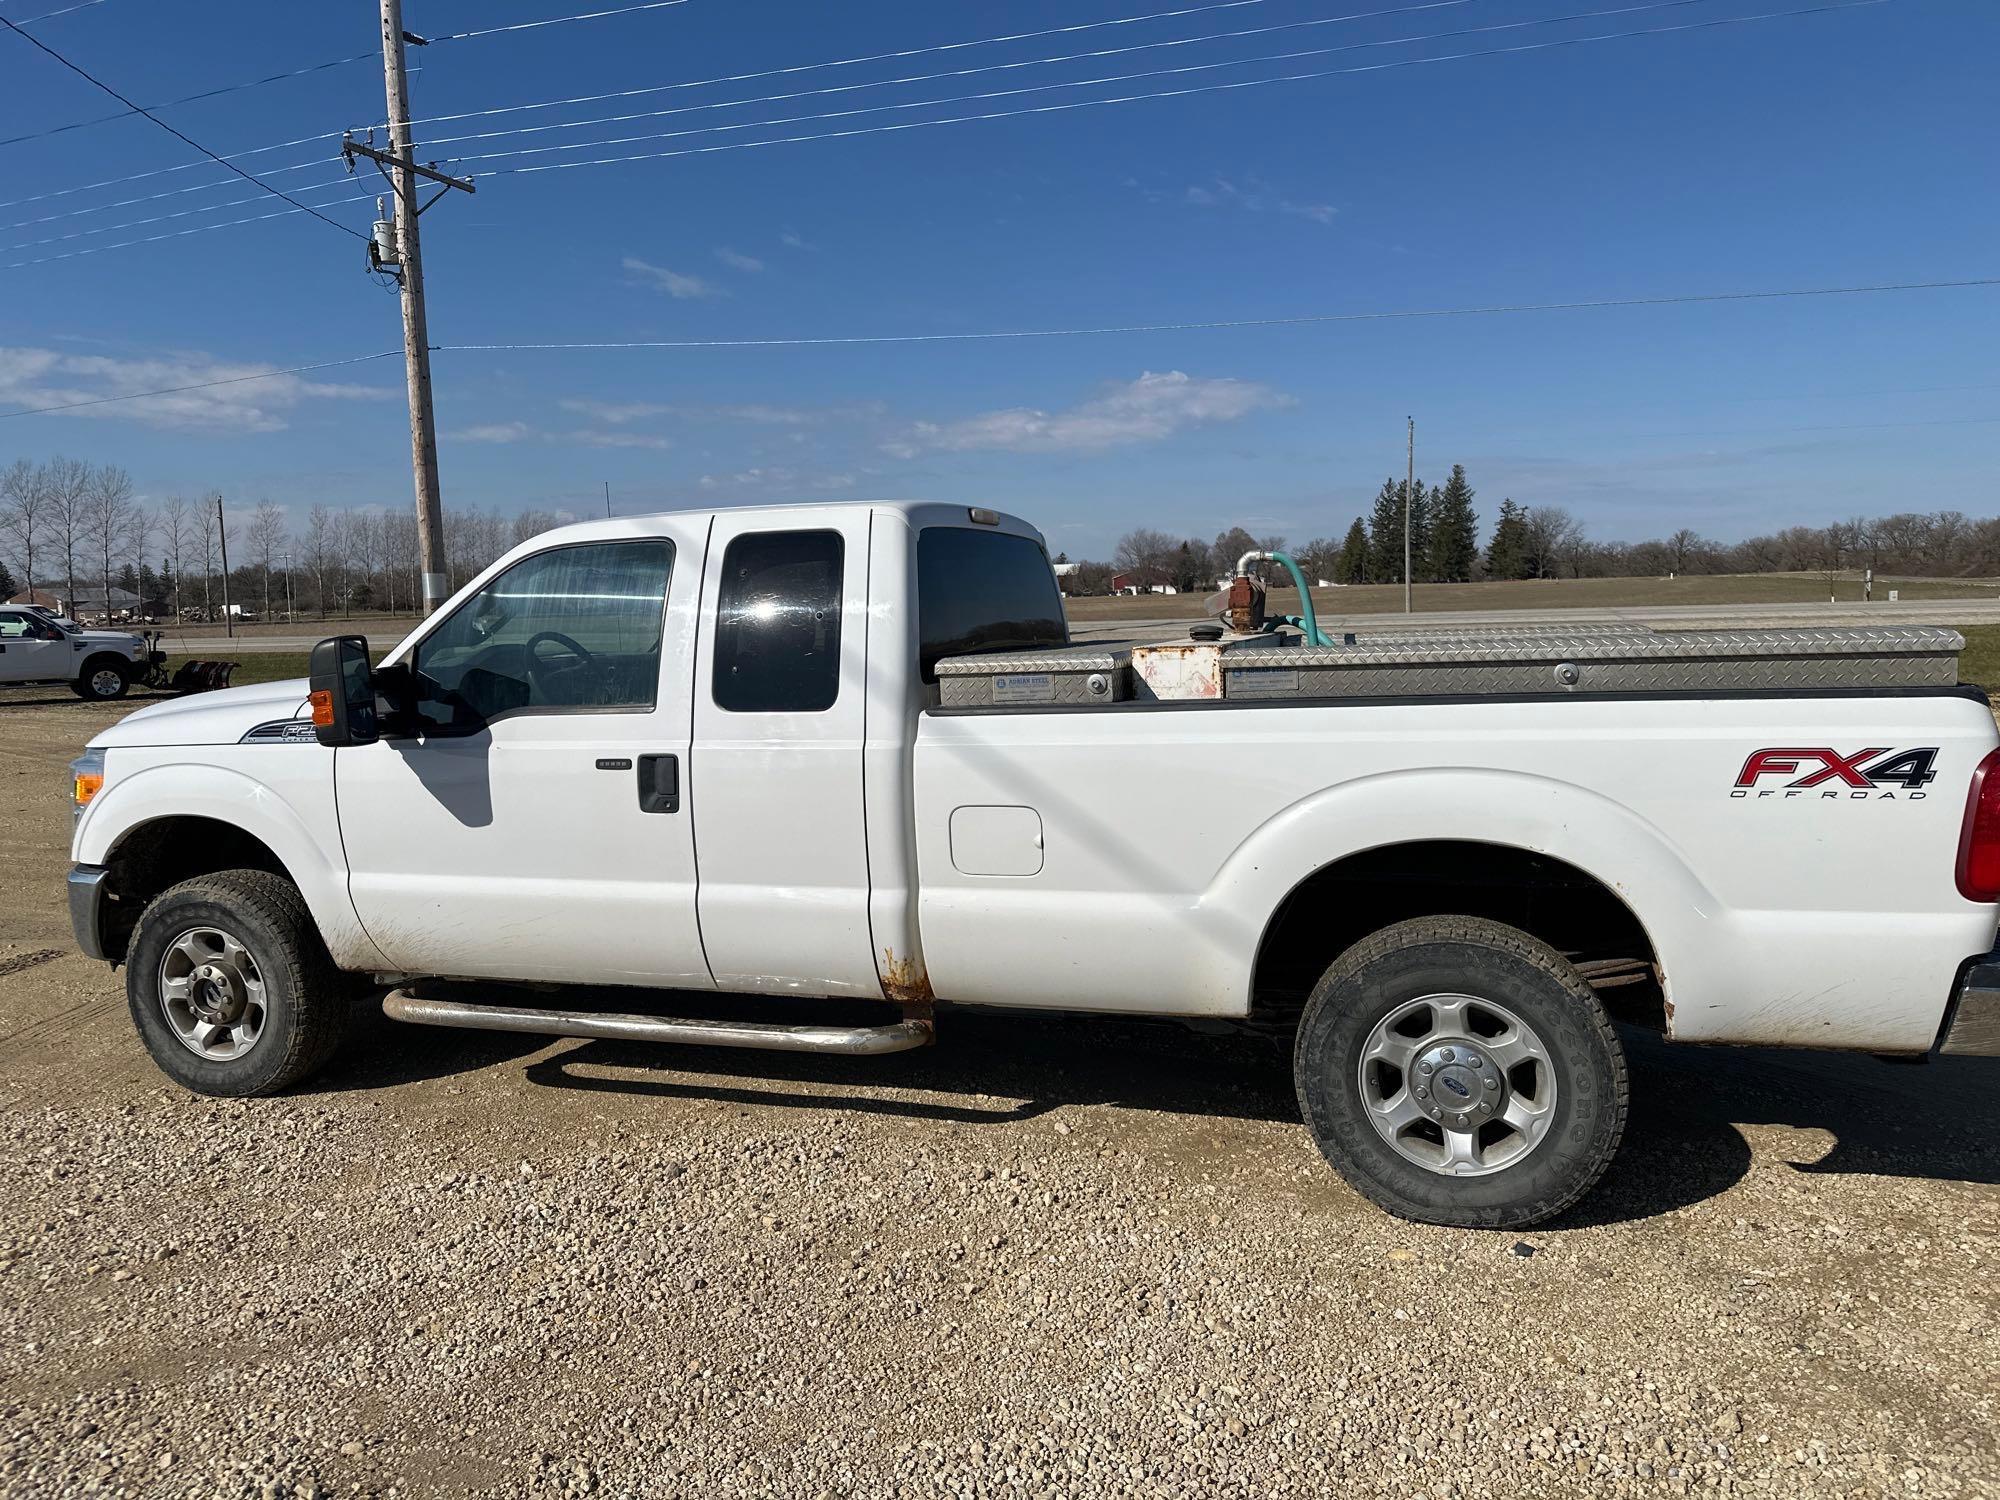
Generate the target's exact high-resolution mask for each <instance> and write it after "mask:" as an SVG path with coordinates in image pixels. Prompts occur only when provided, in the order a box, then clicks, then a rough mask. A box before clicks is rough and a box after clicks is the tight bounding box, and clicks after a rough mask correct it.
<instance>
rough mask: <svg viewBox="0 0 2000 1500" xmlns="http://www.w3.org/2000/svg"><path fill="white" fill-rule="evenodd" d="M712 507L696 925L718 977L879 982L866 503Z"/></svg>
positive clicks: (702, 660)
mask: <svg viewBox="0 0 2000 1500" xmlns="http://www.w3.org/2000/svg"><path fill="white" fill-rule="evenodd" d="M784 514H785V521H784V524H783V525H782V526H778V525H774V524H773V522H772V520H771V519H769V518H760V517H759V516H758V515H757V513H756V512H755V511H747V512H740V513H736V514H729V513H724V514H722V515H718V516H717V517H716V519H715V527H714V530H713V532H712V534H711V536H710V540H709V549H708V558H709V561H708V576H707V578H706V580H705V581H704V584H703V597H704V598H705V599H707V600H709V601H712V602H711V603H710V604H709V605H708V606H707V619H706V620H705V621H704V628H703V630H702V633H701V645H700V648H699V650H698V651H697V653H696V659H695V679H696V688H695V711H694V731H695V752H694V770H693V776H692V782H693V785H694V787H695V795H696V798H697V801H696V806H695V820H694V833H695V839H696V842H697V844H698V845H699V847H700V850H701V933H702V941H703V944H704V946H705V948H706V951H707V954H708V960H709V966H710V968H711V969H712V970H713V972H714V974H715V980H716V983H717V984H718V985H720V986H721V987H722V988H724V989H740V990H775V991H787V992H793V993H800V994H821V995H835V994H867V995H870V996H879V995H880V994H881V987H880V984H879V982H878V980H877V978H876V971H875V955H874V952H873V947H872V944H871V942H870V939H869V932H868V848H867V830H866V827H865V824H864V821H863V817H862V797H861V784H862V776H861V759H862V740H863V734H864V730H865V727H866V714H867V707H866V693H865V686H866V682H867V663H868V533H869V525H870V512H869V511H868V510H867V509H866V508H863V507H855V506H829V507H826V508H825V509H823V510H815V511H807V512H804V513H801V512H799V511H796V510H790V509H787V510H786V512H785V513H784Z"/></svg>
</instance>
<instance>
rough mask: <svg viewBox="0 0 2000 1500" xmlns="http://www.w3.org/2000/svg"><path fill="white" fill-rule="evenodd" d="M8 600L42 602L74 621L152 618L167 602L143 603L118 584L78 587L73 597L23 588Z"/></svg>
mask: <svg viewBox="0 0 2000 1500" xmlns="http://www.w3.org/2000/svg"><path fill="white" fill-rule="evenodd" d="M7 602H8V603H9V604H39V605H41V606H42V607H43V608H44V609H52V610H54V611H55V612H56V613H57V614H59V615H68V616H69V617H70V618H71V619H72V620H81V619H84V618H86V617H88V618H90V619H93V620H130V619H136V618H138V617H139V616H141V615H144V616H145V617H146V618H148V619H153V618H157V617H158V616H159V615H163V614H165V613H166V605H165V604H164V603H162V602H161V601H160V600H157V599H155V600H152V601H150V602H147V603H142V602H141V601H140V598H139V596H138V595H137V594H135V593H132V592H131V591H130V590H127V589H121V588H117V587H115V586H114V587H112V588H110V589H101V588H94V587H93V588H78V589H77V591H76V597H75V598H74V599H69V598H65V597H64V596H63V595H61V594H58V593H52V592H50V591H49V590H47V589H35V590H34V591H33V592H29V591H28V590H26V589H24V590H22V591H21V592H20V593H18V594H16V595H15V596H14V597H13V598H12V599H9V600H8V601H7Z"/></svg>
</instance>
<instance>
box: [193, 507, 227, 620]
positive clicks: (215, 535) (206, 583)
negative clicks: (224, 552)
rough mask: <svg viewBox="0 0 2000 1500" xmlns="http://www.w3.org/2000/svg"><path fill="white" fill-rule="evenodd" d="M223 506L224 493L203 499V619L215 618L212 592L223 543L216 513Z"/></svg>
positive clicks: (201, 520)
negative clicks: (221, 543) (220, 544)
mask: <svg viewBox="0 0 2000 1500" xmlns="http://www.w3.org/2000/svg"><path fill="white" fill-rule="evenodd" d="M221 505H222V491H220V490H210V491H209V492H208V493H207V494H206V495H203V496H202V497H201V501H200V517H199V520H200V523H201V613H202V618H203V619H207V620H213V619H214V618H215V599H214V595H213V593H212V590H213V588H214V585H215V556H216V548H217V545H218V544H219V543H220V541H221V527H220V523H219V519H218V517H217V514H216V512H217V511H218V509H219V508H220V507H221Z"/></svg>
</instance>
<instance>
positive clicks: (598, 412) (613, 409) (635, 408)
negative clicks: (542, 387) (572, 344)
mask: <svg viewBox="0 0 2000 1500" xmlns="http://www.w3.org/2000/svg"><path fill="white" fill-rule="evenodd" d="M556 405H557V406H560V407H561V408H562V409H563V410H564V411H573V412H576V413H578V414H579V415H581V416H586V417H589V418H591V419H592V420H594V421H598V422H607V423H609V424H610V425H612V426H613V427H617V426H622V425H623V424H624V423H626V422H642V421H644V420H645V419H646V418H647V417H665V416H671V415H673V413H674V412H675V411H676V409H677V408H675V407H671V406H663V405H661V404H660V403H659V402H657V401H593V400H590V399H589V398H587V397H583V396H565V397H563V398H562V399H561V400H560V401H558V402H556Z"/></svg>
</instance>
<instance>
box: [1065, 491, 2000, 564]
mask: <svg viewBox="0 0 2000 1500" xmlns="http://www.w3.org/2000/svg"><path fill="white" fill-rule="evenodd" d="M1406 496H1407V500H1408V510H1407V514H1408V516H1409V532H1410V536H1409V559H1410V575H1411V578H1412V581H1414V582H1416V583H1465V582H1476V581H1480V580H1484V579H1526V578H1661V577H1666V576H1668V575H1669V574H1673V575H1684V574H1689V573H1814V574H1818V575H1820V576H1821V577H1823V578H1825V579H1827V580H1828V581H1829V582H1831V581H1832V580H1834V579H1836V578H1841V577H1845V576H1847V575H1849V574H1851V573H1855V572H1858V571H1860V570H1861V569H1863V568H1872V569H1874V570H1875V571H1876V572H1878V573H1885V574H1905V573H1907V574H1922V575H1926V576H1933V577H1966V576H1982V577H1983V576H1988V575H1992V574H1995V573H2000V517H1993V518H1989V519H1986V520H1975V519H1973V518H1972V517H1970V516H1968V515H1966V514H1965V513H1964V512H1963V511H1958V510H1939V511H1928V512H1924V511H1899V512H1897V513H1895V514H1893V515H1887V516H1877V517H1869V516H1856V517H1853V518H1852V519H1850V520H1846V521H1834V522H1831V523H1829V524H1827V525H1825V526H1791V527H1787V528H1785V529H1784V530H1782V531H1777V532H1772V533H1769V534H1767V535H1760V536H1753V537H1751V538H1749V539H1748V540H1746V541H1741V542H1718V541H1712V540H1710V539H1709V538H1707V537H1704V536H1702V535H1701V534H1700V533H1698V532H1696V531H1694V530H1693V529H1692V528H1688V527H1683V528H1681V529H1679V530H1677V531H1675V532H1674V533H1673V534H1672V535H1670V536H1667V537H1660V538H1650V539H1648V540H1645V541H1639V542H1624V541H1601V540H1598V539H1596V538H1593V537H1592V536H1591V535H1590V533H1589V531H1588V529H1587V528H1586V527H1585V525H1584V523H1583V522H1582V521H1581V520H1579V519H1578V518H1577V517H1576V516H1574V515H1573V514H1571V513H1570V512H1569V511H1568V510H1565V509H1564V508H1562V507H1561V506H1557V505H1521V504H1518V503H1516V502H1515V501H1514V500H1513V499H1512V498H1511V497H1510V498H1508V499H1504V500H1502V501H1501V502H1500V506H1499V509H1498V511H1497V512H1496V514H1495V515H1494V518H1493V524H1492V526H1491V528H1490V530H1487V531H1485V532H1484V533H1483V541H1482V528H1481V526H1480V517H1479V513H1478V511H1477V510H1476V509H1475V508H1474V505H1473V500H1474V498H1475V495H1474V491H1473V488H1472V484H1471V481H1470V480H1469V479H1468V478H1467V476H1466V472H1465V466H1464V465H1462V464H1454V465H1453V466H1452V470H1451V474H1450V476H1449V478H1447V479H1446V481H1445V482H1444V483H1443V484H1441V485H1431V486H1426V485H1425V484H1424V482H1423V480H1421V479H1418V480H1416V481H1415V482H1414V483H1411V482H1409V481H1406V480H1402V479H1394V478H1391V479H1387V480H1384V481H1383V484H1382V488H1381V489H1380V490H1378V491H1377V492H1376V494H1375V498H1374V500H1373V502H1372V503H1371V504H1370V506H1369V508H1368V510H1367V512H1366V513H1365V514H1362V515H1357V516H1356V517H1355V518H1354V520H1353V522H1352V523H1351V524H1350V525H1349V526H1348V528H1347V530H1346V531H1345V532H1344V533H1342V534H1341V535H1340V536H1338V537H1333V536H1316V537H1314V538H1312V539H1311V540H1310V541H1307V542H1304V543H1302V544H1300V545H1298V546H1295V547H1289V548H1288V547H1287V546H1286V544H1285V538H1284V537H1282V536H1263V537H1256V536H1252V535H1251V533H1250V532H1248V531H1246V530H1245V529H1244V528H1243V527H1241V526H1232V527H1230V528H1229V529H1228V530H1226V531H1223V532H1221V533H1219V534H1218V535H1217V536H1216V538H1215V540H1214V541H1213V542H1203V541H1201V540H1200V539H1199V538H1194V537H1182V536H1177V535H1175V534H1173V533H1171V532H1165V531H1158V530H1154V529H1152V528H1149V527H1139V528H1136V529H1134V530H1132V531H1128V532H1127V533H1125V535H1124V536H1122V537H1120V538H1119V539H1118V544H1117V547H1116V549H1115V551H1114V552H1113V555H1112V558H1111V560H1110V561H1109V562H1080V563H1078V564H1077V565H1076V567H1075V569H1074V571H1073V572H1072V573H1071V574H1070V575H1069V577H1068V579H1067V580H1066V584H1067V587H1068V589H1069V592H1071V593H1082V594H1103V593H1110V592H1111V591H1112V580H1113V579H1114V578H1122V579H1124V580H1125V581H1128V582H1130V583H1132V584H1134V585H1136V586H1137V587H1139V588H1141V589H1147V588H1152V587H1154V586H1156V585H1165V586H1169V587H1172V588H1175V589H1178V590H1180V591H1181V592H1188V591H1190V590H1195V589H1209V588H1216V587H1218V586H1220V585H1221V584H1222V583H1223V582H1224V581H1226V580H1227V579H1228V578H1229V576H1230V574H1231V573H1232V572H1234V570H1235V567H1236V562H1237V559H1238V558H1240V557H1241V556H1242V555H1243V554H1244V553H1245V552H1249V551H1253V550H1256V551H1266V552H1274V551H1289V552H1290V554H1291V555H1292V557H1293V558H1295V559H1296V560H1297V562H1298V564H1299V567H1300V569H1301V570H1302V571H1303V572H1305V573H1306V575H1307V576H1308V579H1309V580H1310V581H1311V582H1312V583H1314V584H1320V583H1333V584H1355V583H1397V584H1399V583H1401V582H1402V581H1403V558H1404V545H1403V540H1404V539H1403V517H1404V515H1405V514H1406V511H1405V499H1406ZM1061 560H1062V561H1068V559H1067V557H1065V558H1063V559H1061Z"/></svg>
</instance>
